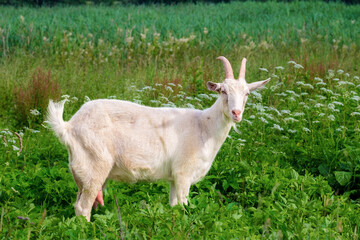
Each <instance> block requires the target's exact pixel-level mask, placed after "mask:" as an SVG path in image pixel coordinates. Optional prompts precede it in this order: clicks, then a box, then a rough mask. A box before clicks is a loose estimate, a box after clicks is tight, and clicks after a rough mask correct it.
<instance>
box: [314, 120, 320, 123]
mask: <svg viewBox="0 0 360 240" xmlns="http://www.w3.org/2000/svg"><path fill="white" fill-rule="evenodd" d="M312 123H320V121H318V120H315V121H312Z"/></svg>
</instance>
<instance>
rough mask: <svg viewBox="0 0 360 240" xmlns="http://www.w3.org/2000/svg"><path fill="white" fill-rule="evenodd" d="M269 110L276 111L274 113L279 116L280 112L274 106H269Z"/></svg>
mask: <svg viewBox="0 0 360 240" xmlns="http://www.w3.org/2000/svg"><path fill="white" fill-rule="evenodd" d="M269 110H271V111H274V112H276V113H277V114H278V116H281V113H280V112H279V110H277V109H276V108H274V107H269Z"/></svg>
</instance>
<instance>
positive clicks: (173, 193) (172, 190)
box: [169, 182, 178, 207]
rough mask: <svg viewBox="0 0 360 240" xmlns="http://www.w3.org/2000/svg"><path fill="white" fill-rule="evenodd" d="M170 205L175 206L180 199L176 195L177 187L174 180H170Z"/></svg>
mask: <svg viewBox="0 0 360 240" xmlns="http://www.w3.org/2000/svg"><path fill="white" fill-rule="evenodd" d="M169 198H170V206H172V207H173V206H175V205H176V204H177V203H178V201H177V196H176V187H175V183H174V182H170V197H169Z"/></svg>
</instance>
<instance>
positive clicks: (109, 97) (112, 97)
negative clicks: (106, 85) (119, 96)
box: [107, 95, 116, 99]
mask: <svg viewBox="0 0 360 240" xmlns="http://www.w3.org/2000/svg"><path fill="white" fill-rule="evenodd" d="M107 98H108V99H116V96H115V95H113V96H108V97H107Z"/></svg>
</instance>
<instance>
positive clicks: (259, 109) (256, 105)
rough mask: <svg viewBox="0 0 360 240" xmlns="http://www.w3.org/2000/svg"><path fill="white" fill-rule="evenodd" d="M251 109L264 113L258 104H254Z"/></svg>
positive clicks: (261, 106)
mask: <svg viewBox="0 0 360 240" xmlns="http://www.w3.org/2000/svg"><path fill="white" fill-rule="evenodd" d="M252 107H253V108H255V109H256V110H257V111H258V112H265V108H264V106H263V105H261V104H260V103H257V104H254V105H253V106H252Z"/></svg>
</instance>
